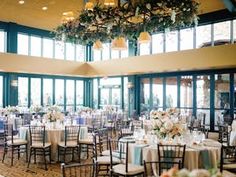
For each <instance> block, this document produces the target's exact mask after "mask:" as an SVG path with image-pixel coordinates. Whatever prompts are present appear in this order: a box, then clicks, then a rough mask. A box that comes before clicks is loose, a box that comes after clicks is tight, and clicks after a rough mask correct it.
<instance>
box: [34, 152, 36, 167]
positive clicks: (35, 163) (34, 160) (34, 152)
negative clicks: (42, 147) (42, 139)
mask: <svg viewBox="0 0 236 177" xmlns="http://www.w3.org/2000/svg"><path fill="white" fill-rule="evenodd" d="M34 164H36V149H35V148H34Z"/></svg>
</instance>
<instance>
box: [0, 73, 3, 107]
mask: <svg viewBox="0 0 236 177" xmlns="http://www.w3.org/2000/svg"><path fill="white" fill-rule="evenodd" d="M0 107H3V76H0Z"/></svg>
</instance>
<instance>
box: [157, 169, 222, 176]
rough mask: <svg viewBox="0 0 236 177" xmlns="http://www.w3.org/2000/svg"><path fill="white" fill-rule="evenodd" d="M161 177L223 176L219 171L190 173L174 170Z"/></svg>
mask: <svg viewBox="0 0 236 177" xmlns="http://www.w3.org/2000/svg"><path fill="white" fill-rule="evenodd" d="M160 177H223V175H222V174H221V173H220V172H219V171H218V170H217V169H211V170H205V169H195V170H193V171H188V170H187V169H181V170H178V169H177V168H172V169H170V170H169V171H167V172H163V173H162V174H161V176H160Z"/></svg>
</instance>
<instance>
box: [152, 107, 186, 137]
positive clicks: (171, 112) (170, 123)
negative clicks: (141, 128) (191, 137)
mask: <svg viewBox="0 0 236 177" xmlns="http://www.w3.org/2000/svg"><path fill="white" fill-rule="evenodd" d="M178 117H179V110H178V109H176V108H170V109H167V110H166V111H157V110H152V111H151V112H150V118H151V121H152V129H153V131H154V132H155V133H156V134H157V135H158V136H159V138H165V137H169V138H174V137H175V136H181V135H182V133H183V132H184V127H183V124H182V122H181V121H180V120H179V118H178Z"/></svg>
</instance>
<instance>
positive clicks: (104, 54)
mask: <svg viewBox="0 0 236 177" xmlns="http://www.w3.org/2000/svg"><path fill="white" fill-rule="evenodd" d="M102 46H103V50H102V60H109V59H110V43H105V44H102Z"/></svg>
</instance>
